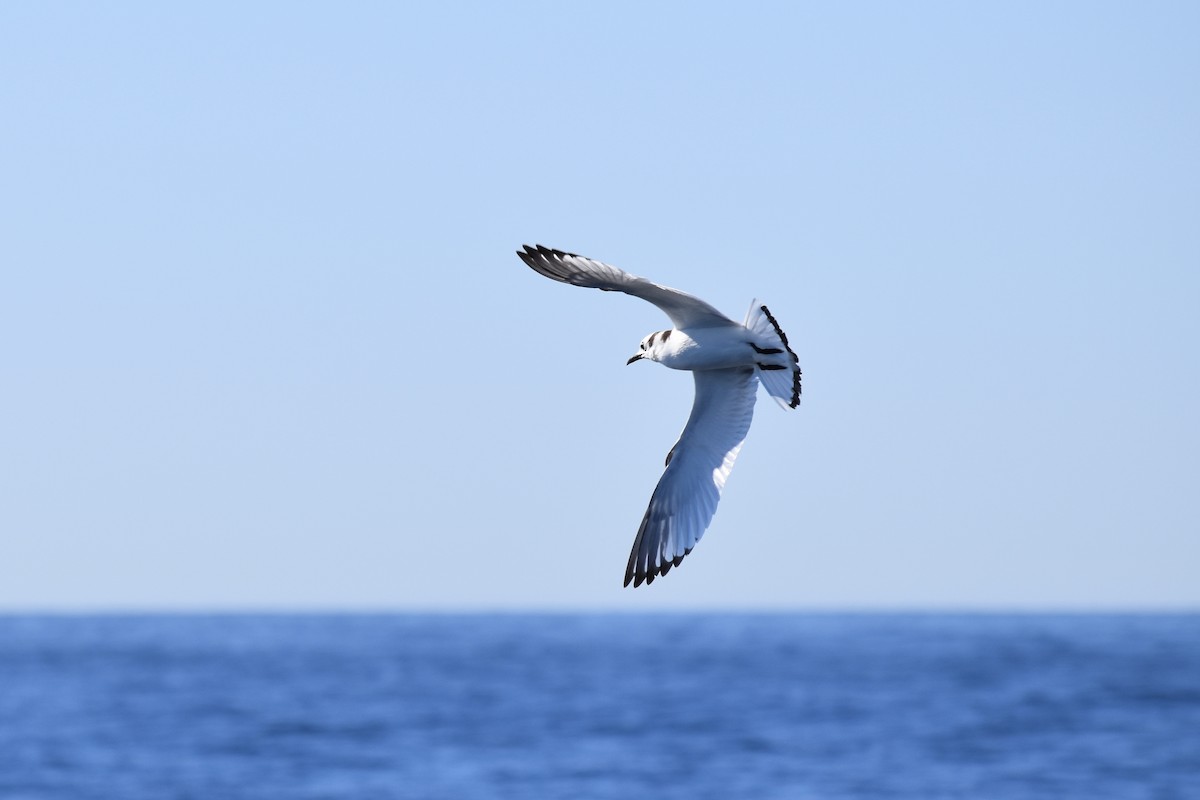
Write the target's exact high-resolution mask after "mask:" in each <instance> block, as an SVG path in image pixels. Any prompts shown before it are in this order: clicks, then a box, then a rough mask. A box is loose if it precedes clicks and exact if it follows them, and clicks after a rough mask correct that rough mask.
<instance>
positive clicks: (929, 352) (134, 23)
mask: <svg viewBox="0 0 1200 800" xmlns="http://www.w3.org/2000/svg"><path fill="white" fill-rule="evenodd" d="M1198 38H1200V12H1198V11H1197V6H1196V5H1195V4H1191V3H1175V4H1172V3H1148V4H1106V3H1052V4H1043V3H1027V4H1023V3H996V4H959V3H944V4H943V3H919V4H904V5H901V4H883V3H879V4H853V3H845V4H827V5H815V4H749V5H747V4H741V5H739V6H737V7H735V6H734V5H732V4H730V5H705V4H698V3H689V4H652V5H649V6H647V5H643V4H602V5H601V4H591V5H589V6H587V7H583V6H582V5H577V6H570V5H567V4H553V3H514V4H504V5H503V6H501V5H500V4H495V5H491V4H427V5H426V6H424V7H417V6H415V5H414V6H410V5H405V4H389V3H380V4H368V3H360V4H352V5H349V6H347V5H344V4H294V3H278V4H269V3H260V4H251V5H247V4H220V3H194V4H184V3H179V4H165V5H164V4H150V3H147V4H135V3H127V4H116V5H95V4H46V3H42V4H6V5H4V6H2V7H0V102H2V104H3V107H4V108H5V114H4V119H5V122H4V125H3V126H0V265H2V266H0V337H2V340H3V342H4V343H5V346H4V348H3V352H4V368H3V370H2V371H0V387H2V389H3V391H2V396H3V404H4V408H5V412H4V414H3V415H2V416H0V452H2V453H3V455H2V456H0V541H2V543H3V558H0V608H9V609H30V608H46V609H55V608H63V609H72V608H75V609H103V608H137V609H170V608H218V609H220V608H419V609H440V608H448V609H449V608H616V609H640V608H646V609H663V608H694V607H706V608H715V607H735V608H747V607H766V608H773V607H788V608H791V607H796V608H1085V609H1091V608H1116V607H1124V608H1151V607H1185V608H1196V607H1197V606H1200V580H1197V575H1198V574H1200V491H1198V490H1197V487H1198V485H1200V423H1198V422H1197V414H1196V410H1195V407H1196V396H1197V392H1198V390H1200V357H1198V353H1197V349H1198V347H1197V346H1198V345H1200V313H1198V312H1197V308H1200V235H1198V231H1200V227H1198V225H1197V222H1198V220H1200V147H1198V146H1197V142H1200V50H1198V49H1197V48H1196V41H1197V39H1198ZM524 242H542V243H545V244H547V245H550V246H554V247H559V248H562V249H566V250H571V251H573V252H578V253H583V254H586V255H589V256H592V257H594V258H598V259H602V260H605V261H608V262H609V263H613V264H616V265H618V266H621V267H623V268H624V269H627V270H629V271H631V272H634V273H637V274H642V275H646V276H648V277H650V278H652V279H654V280H656V281H659V282H662V283H666V284H668V285H672V286H676V287H678V288H682V289H684V290H686V291H690V292H692V293H694V294H697V295H699V296H701V297H703V298H705V299H707V300H708V301H710V302H712V303H713V304H714V305H716V306H718V307H719V308H722V309H724V310H725V311H726V312H727V313H729V314H730V315H731V316H735V317H738V318H740V317H741V315H742V314H744V312H745V309H746V307H747V305H748V304H749V301H750V300H751V298H753V297H758V298H760V299H762V300H764V301H766V302H768V303H769V304H770V305H771V308H772V310H773V311H774V312H775V314H776V316H777V317H778V318H779V320H780V321H781V323H782V324H783V326H784V328H785V330H787V331H788V333H789V334H790V336H791V339H792V341H793V344H794V345H795V346H796V349H797V351H798V352H799V354H800V358H801V363H802V365H803V367H804V370H805V395H804V398H805V399H804V405H803V406H802V408H801V409H800V411H799V412H797V413H794V414H784V413H782V412H781V411H779V410H778V409H777V408H776V407H775V406H774V404H773V403H770V402H769V401H765V402H760V404H759V407H758V411H757V417H756V421H755V425H754V427H753V428H752V430H751V432H750V436H749V439H748V441H747V443H746V445H745V447H744V448H743V450H742V454H741V456H740V458H739V461H738V465H737V468H736V469H735V470H734V472H733V475H732V476H731V478H730V481H729V484H728V486H727V488H726V493H725V497H724V500H723V501H722V507H721V509H720V510H719V512H718V514H717V517H716V519H715V521H714V523H713V526H712V527H711V528H710V529H709V531H708V533H707V534H706V536H705V538H704V541H703V542H702V543H701V545H700V546H699V547H698V548H697V549H696V551H695V552H694V553H693V554H692V555H691V556H690V557H689V558H688V560H687V561H686V562H685V564H684V565H683V566H682V567H681V568H680V569H679V570H678V571H675V572H672V573H671V574H670V575H669V576H668V577H667V578H666V579H664V580H663V581H661V582H656V583H655V584H654V585H653V586H651V587H649V588H648V589H639V590H637V591H634V590H631V589H630V590H622V588H621V578H622V577H623V570H624V565H625V559H626V556H627V554H628V548H629V546H630V544H631V542H632V539H633V535H634V533H635V531H636V528H637V523H638V522H639V520H640V519H641V515H642V512H643V510H644V508H645V503H646V501H647V499H648V498H649V495H650V492H651V490H652V489H653V486H654V484H655V482H656V480H657V479H658V475H659V473H660V471H661V464H662V458H663V456H664V455H665V453H666V451H667V449H668V448H669V447H670V446H671V444H672V443H673V442H674V439H675V436H676V434H677V433H678V430H679V428H680V427H681V426H682V424H683V422H684V420H685V418H686V416H687V411H688V407H689V404H690V396H691V380H690V379H689V378H688V376H686V375H683V374H680V373H676V372H672V371H670V370H666V369H663V368H661V367H659V366H658V365H654V364H636V365H634V366H631V367H626V366H625V364H624V362H625V359H626V358H627V357H628V355H629V354H630V353H631V352H633V350H634V349H635V348H636V346H637V343H638V341H639V340H640V339H641V337H642V336H644V335H645V334H647V333H649V332H651V331H654V330H659V329H661V328H663V327H665V324H664V322H665V318H663V317H662V316H661V315H660V314H659V312H658V311H657V310H656V309H654V308H653V307H651V306H649V305H647V304H644V303H641V302H640V301H637V300H634V299H632V298H627V297H622V296H617V295H610V294H602V293H599V292H586V291H582V290H577V289H573V288H571V287H566V286H562V285H559V284H555V283H553V282H551V281H547V280H545V279H544V278H541V277H539V276H537V275H535V274H534V273H533V272H532V271H530V270H529V269H527V268H526V267H525V266H524V265H523V264H522V263H521V262H520V261H519V260H518V259H517V258H516V256H515V255H514V254H513V251H514V249H516V248H517V247H518V246H519V245H521V244H522V243H524ZM764 400H765V398H764Z"/></svg>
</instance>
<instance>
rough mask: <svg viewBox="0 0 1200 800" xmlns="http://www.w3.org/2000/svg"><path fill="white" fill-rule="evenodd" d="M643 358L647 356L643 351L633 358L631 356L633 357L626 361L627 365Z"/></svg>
mask: <svg viewBox="0 0 1200 800" xmlns="http://www.w3.org/2000/svg"><path fill="white" fill-rule="evenodd" d="M643 358H645V356H643V355H642V354H641V353H638V354H637V355H636V356H634V357H633V358H631V359H629V360H628V361H626V362H625V366H627V367H628V366H629V365H630V364H632V363H633V362H635V361H641V360H642V359H643Z"/></svg>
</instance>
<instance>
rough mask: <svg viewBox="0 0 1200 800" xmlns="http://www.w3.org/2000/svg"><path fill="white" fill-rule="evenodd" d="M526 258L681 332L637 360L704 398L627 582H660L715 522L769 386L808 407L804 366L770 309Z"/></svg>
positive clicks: (586, 264)
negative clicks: (738, 311)
mask: <svg viewBox="0 0 1200 800" xmlns="http://www.w3.org/2000/svg"><path fill="white" fill-rule="evenodd" d="M517 255H518V256H520V257H521V260H522V261H524V262H525V263H526V264H528V265H529V266H530V267H532V268H533V270H534V272H537V273H538V274H540V275H545V276H546V277H547V278H551V279H553V280H556V281H559V282H561V283H569V284H571V285H573V286H582V287H584V288H588V289H600V290H601V291H605V292H624V293H625V294H631V295H633V296H634V297H640V298H642V299H643V300H646V301H649V302H651V303H653V304H654V305H656V306H658V307H659V308H660V309H662V310H663V312H664V313H666V315H667V316H668V317H669V318H670V320H671V323H672V324H673V325H674V326H675V327H674V328H670V329H668V330H665V331H657V332H655V333H652V334H650V335H649V336H647V337H645V338H644V339H642V342H641V345H640V347H639V348H638V352H636V353H634V354H633V356H632V357H631V358H630V359H629V361H628V362H626V363H628V364H632V363H633V362H635V361H657V362H658V363H660V364H662V365H663V366H666V367H670V368H672V369H684V370H690V371H691V373H692V377H693V378H694V379H695V381H696V398H695V400H694V401H693V403H692V413H691V416H689V417H688V421H687V424H686V425H685V426H684V428H683V433H682V434H680V436H679V441H677V442H676V443H675V446H674V447H672V448H671V450H670V452H668V453H667V462H666V470H665V471H664V472H663V475H662V478H660V479H659V481H658V486H657V487H655V489H654V494H653V495H652V496H651V497H650V506H649V507H648V508H647V509H646V515H645V516H644V517H643V518H642V524H641V527H639V528H638V532H637V537H636V538H635V539H634V540H633V550H632V552H630V554H629V564H628V566H627V567H626V568H625V585H626V586H628V585H629V584H630V582H631V581H632V582H633V585H634V586H635V587H637V586H641V585H642V583H643V582H645V583H647V584H649V583H653V582H654V579H655V578H656V577H659V576H661V575H666V574H667V573H668V572H670V570H671V568H672V567H677V566H679V564H680V562H681V561H683V558H684V556H686V555H687V554H688V553H690V552H692V548H694V547H695V546H696V542H698V541H700V537H701V536H703V535H704V531H705V530H706V529H707V528H708V525H709V523H710V522H712V518H713V514H715V513H716V511H717V501H718V500H720V499H721V489H722V488H724V486H725V480H726V478H728V477H729V471H730V470H731V469H733V462H734V459H736V458H737V454H738V451H739V450H740V449H741V448H742V442H743V441H745V439H746V433H747V432H748V431H749V430H750V419H751V417H752V416H753V415H754V400H755V394H756V392H757V389H758V384H759V382H760V381H761V382H762V385H763V388H765V389H766V390H767V393H768V394H770V395H771V396H772V397H774V398H775V400H776V401H777V402H778V403H779V405H780V406H782V407H783V408H785V409H793V408H796V407H797V406H798V405H800V364H799V359H798V358H797V357H796V354H795V353H794V352H793V351H792V348H791V346H790V345H789V344H788V338H787V335H786V334H784V332H783V329H782V328H780V327H779V323H778V322H776V321H775V317H774V316H773V315H772V314H771V312H770V311H768V310H767V307H766V306H765V305H761V304H759V303H758V301H754V302H753V303H752V304H751V305H750V311H749V312H748V313H747V314H746V321H745V322H744V323H741V324H739V323H737V322H734V321H733V320H732V319H730V318H729V317H727V316H725V315H724V314H722V313H721V312H720V311H717V310H716V309H715V308H713V307H712V306H710V305H709V304H708V303H706V302H704V301H703V300H701V299H700V298H698V297H693V296H692V295H690V294H687V293H685V292H681V291H679V290H678V289H672V288H670V287H667V286H660V285H658V284H657V283H652V282H650V281H648V280H646V279H645V278H639V277H637V276H636V275H630V274H629V273H628V272H625V271H623V270H620V269H617V268H616V267H613V266H609V265H608V264H602V263H601V262H599V261H593V260H592V259H590V258H584V257H583V256H579V255H576V254H574V253H564V252H563V251H561V250H552V249H551V248H549V247H543V246H542V245H540V244H539V245H537V246H535V247H530V246H529V245H524V250H518V251H517Z"/></svg>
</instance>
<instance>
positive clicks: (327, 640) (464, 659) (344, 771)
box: [0, 615, 1200, 800]
mask: <svg viewBox="0 0 1200 800" xmlns="http://www.w3.org/2000/svg"><path fill="white" fill-rule="evenodd" d="M629 797H646V798H668V799H669V798H688V799H689V800H693V799H696V798H700V799H703V798H722V799H723V800H724V799H726V798H754V799H755V800H758V799H759V798H812V799H813V800H841V799H843V798H856V799H857V798H862V799H863V800H867V799H868V798H870V800H880V799H881V798H905V799H906V800H908V799H909V798H911V800H937V799H938V798H973V799H978V800H1004V799H1005V798H1054V799H1055V800H1063V798H1087V799H1088V800H1101V799H1102V798H1119V799H1120V800H1137V799H1138V798H1153V799H1154V800H1173V799H1174V798H1200V616H1194V615H1193V616H1187V615H1179V616H1139V615H1128V616H1088V615H1080V616H1042V615H1024V616H991V615H963V616H940V615H913V616H891V615H845V616H842V615H662V616H634V615H630V616H623V615H545V616H532V615H494V616H488V615H480V616H438V615H428V616H426V615H415V616H406V615H398V616H353V615H349V616H333V615H331V616H148V617H113V616H95V617H0V798H3V800H26V799H28V800H59V799H60V798H72V799H74V798H96V800H101V799H103V800H122V799H123V798H154V799H155V800H168V799H169V798H180V799H181V800H182V798H205V800H208V799H210V798H211V799H212V800H241V799H243V798H244V799H245V800H251V799H252V798H253V799H254V800H259V799H260V798H261V799H264V800H265V799H266V798H280V799H283V798H287V800H303V799H305V798H365V799H370V798H388V799H389V800H390V799H392V798H420V799H421V800H436V799H437V798H447V799H450V798H454V799H455V800H476V799H480V800H481V799H483V798H537V799H541V798H572V800H575V799H579V800H586V799H587V798H597V799H599V798H629Z"/></svg>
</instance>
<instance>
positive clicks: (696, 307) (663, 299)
mask: <svg viewBox="0 0 1200 800" xmlns="http://www.w3.org/2000/svg"><path fill="white" fill-rule="evenodd" d="M524 248H525V249H524V250H518V251H517V255H519V256H520V257H521V260H522V261H524V262H525V263H526V264H528V265H529V266H530V267H532V268H533V270H534V271H535V272H538V273H540V274H542V275H545V276H546V277H547V278H552V279H554V280H556V281H559V282H561V283H569V284H572V285H574V286H583V287H585V288H589V289H602V290H603V291H606V292H624V293H625V294H631V295H633V296H634V297H640V298H642V299H643V300H647V301H649V302H651V303H653V304H654V305H656V306H658V307H659V308H661V309H662V310H663V311H664V312H665V313H666V315H667V316H668V317H670V318H671V322H672V323H674V325H675V327H676V328H689V327H691V328H711V327H721V326H725V325H737V323H736V322H734V321H733V320H731V319H730V318H729V317H727V316H725V315H724V314H722V313H721V312H720V311H717V310H716V309H715V308H713V307H712V306H710V305H709V304H708V303H706V302H704V301H703V300H701V299H700V298H698V297H693V296H692V295H690V294H688V293H687V292H681V291H679V290H678V289H672V288H670V287H668V286H659V285H658V284H657V283H652V282H651V281H648V280H646V279H645V278H639V277H638V276H636V275H630V274H629V273H628V272H625V271H624V270H621V269H617V268H616V267H613V266H609V265H608V264H602V263H600V262H599V261H593V260H592V259H590V258H584V257H583V256H578V255H575V254H574V253H564V252H563V251H561V250H552V249H551V248H549V247H543V246H542V245H540V244H539V245H537V246H536V247H530V246H529V245H524Z"/></svg>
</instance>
